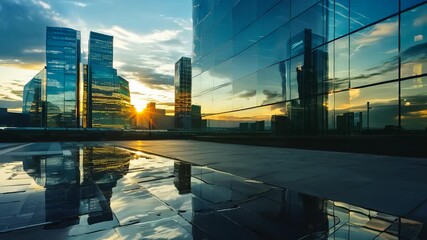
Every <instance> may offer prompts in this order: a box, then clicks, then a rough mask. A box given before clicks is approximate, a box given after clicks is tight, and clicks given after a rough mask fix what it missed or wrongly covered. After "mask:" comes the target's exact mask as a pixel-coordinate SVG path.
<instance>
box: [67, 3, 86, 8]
mask: <svg viewBox="0 0 427 240" xmlns="http://www.w3.org/2000/svg"><path fill="white" fill-rule="evenodd" d="M71 4H74V5H75V6H77V7H82V8H85V7H87V5H88V4H87V3H83V2H71Z"/></svg>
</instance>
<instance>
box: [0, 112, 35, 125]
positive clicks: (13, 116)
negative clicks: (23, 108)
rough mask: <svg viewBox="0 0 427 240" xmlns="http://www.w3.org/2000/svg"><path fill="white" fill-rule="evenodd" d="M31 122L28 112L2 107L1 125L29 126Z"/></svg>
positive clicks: (0, 114)
mask: <svg viewBox="0 0 427 240" xmlns="http://www.w3.org/2000/svg"><path fill="white" fill-rule="evenodd" d="M29 123H30V116H29V114H28V113H12V112H8V111H7V108H0V127H28V125H29Z"/></svg>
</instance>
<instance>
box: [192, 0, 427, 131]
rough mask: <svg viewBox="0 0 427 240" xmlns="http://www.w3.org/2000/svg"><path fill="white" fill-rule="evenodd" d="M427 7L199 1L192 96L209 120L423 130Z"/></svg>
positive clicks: (296, 127)
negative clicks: (426, 18) (425, 19)
mask: <svg viewBox="0 0 427 240" xmlns="http://www.w3.org/2000/svg"><path fill="white" fill-rule="evenodd" d="M426 15H427V3H426V1H425V0H423V1H421V0H375V1H368V0H320V1H319V0H307V1H300V0H268V1H265V0H240V1H239V0H194V1H193V25H194V33H193V34H194V37H193V48H194V49H193V69H192V70H193V77H192V79H193V82H192V84H193V86H192V94H193V98H192V101H193V104H197V105H201V107H202V114H203V115H204V119H207V126H208V127H211V128H228V129H239V127H240V129H242V126H249V125H250V124H253V125H254V126H263V127H260V128H259V129H258V128H257V129H258V130H271V131H273V132H278V133H296V134H325V133H343V134H349V133H354V132H366V131H368V130H369V131H393V130H395V129H403V130H425V129H426V128H427V101H426V99H427V55H426V54H425V53H426V52H427V21H424V20H423V19H424V18H425V16H426ZM248 124H249V125H248ZM243 129H247V128H243ZM249 129H250V128H249Z"/></svg>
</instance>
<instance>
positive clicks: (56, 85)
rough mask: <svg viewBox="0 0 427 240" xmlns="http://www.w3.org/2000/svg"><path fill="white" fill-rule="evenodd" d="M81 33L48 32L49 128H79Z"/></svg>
mask: <svg viewBox="0 0 427 240" xmlns="http://www.w3.org/2000/svg"><path fill="white" fill-rule="evenodd" d="M80 52H81V51H80V32H79V31H76V30H74V29H70V28H60V27H47V29H46V72H47V74H46V126H47V127H70V128H74V127H79V121H78V112H79V111H78V106H79V102H78V101H79V98H78V92H79V89H78V83H79V76H80V73H79V71H80V69H79V67H80V57H81V56H80Z"/></svg>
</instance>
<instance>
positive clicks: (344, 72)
mask: <svg viewBox="0 0 427 240" xmlns="http://www.w3.org/2000/svg"><path fill="white" fill-rule="evenodd" d="M348 40H349V37H348V36H347V37H344V38H340V39H338V40H336V41H335V42H334V48H335V52H334V55H335V59H334V89H335V91H338V90H343V89H348V88H349V85H350V81H349V71H350V68H349V63H350V62H349V59H350V57H349V49H348V48H349V42H348Z"/></svg>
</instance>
